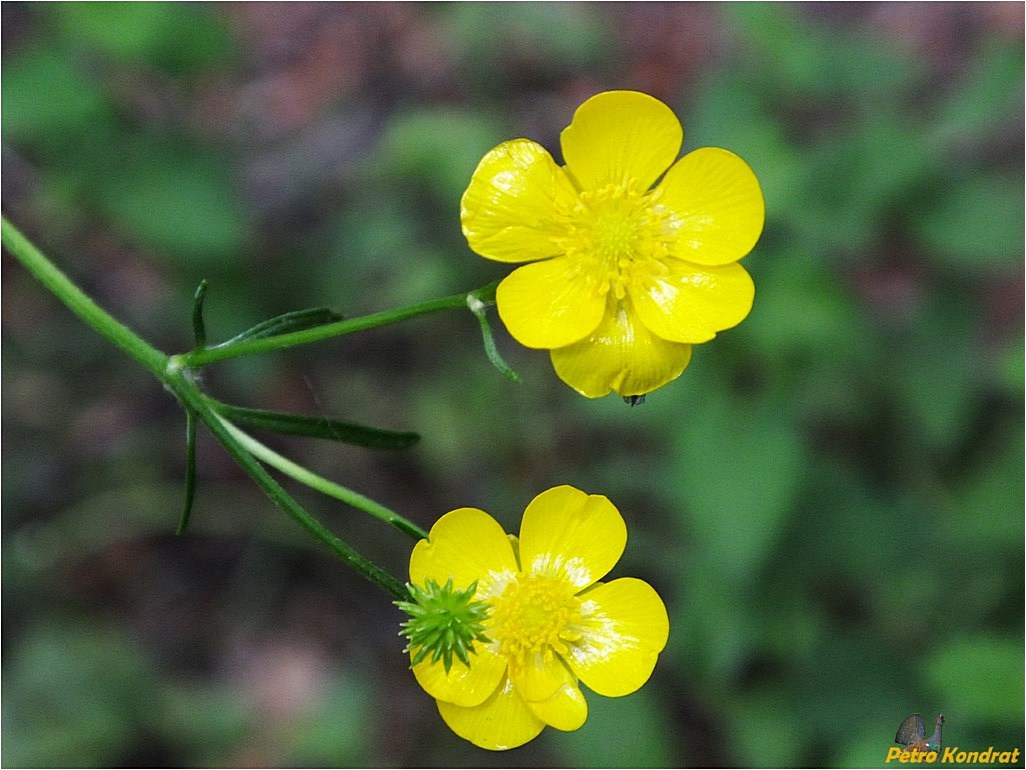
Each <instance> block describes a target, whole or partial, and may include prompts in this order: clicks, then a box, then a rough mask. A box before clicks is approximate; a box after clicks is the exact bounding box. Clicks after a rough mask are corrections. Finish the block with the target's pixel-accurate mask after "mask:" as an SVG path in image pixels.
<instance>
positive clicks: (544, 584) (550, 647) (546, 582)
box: [488, 575, 581, 662]
mask: <svg viewBox="0 0 1026 770" xmlns="http://www.w3.org/2000/svg"><path fill="white" fill-rule="evenodd" d="M575 590H576V589H575V588H574V586H573V585H572V584H570V583H568V582H566V581H565V580H559V579H557V578H551V577H548V576H545V575H519V576H518V577H517V578H516V579H515V580H513V581H511V582H510V583H509V585H507V586H506V590H505V591H503V592H502V595H501V596H499V597H497V598H496V599H494V600H493V604H492V614H491V624H490V626H489V628H488V633H489V635H490V636H491V638H492V639H494V640H495V641H497V642H498V643H499V652H500V654H501V655H503V656H505V657H506V658H510V659H516V660H518V661H520V662H524V660H525V659H526V657H527V656H528V655H532V654H537V653H541V654H543V655H546V656H551V655H552V654H553V653H557V654H560V655H565V654H566V653H567V652H568V650H569V648H568V644H569V643H572V642H575V641H577V640H578V639H580V638H581V632H580V630H579V629H580V623H581V610H580V607H581V600H580V599H578V598H577V597H576V596H574V592H575Z"/></svg>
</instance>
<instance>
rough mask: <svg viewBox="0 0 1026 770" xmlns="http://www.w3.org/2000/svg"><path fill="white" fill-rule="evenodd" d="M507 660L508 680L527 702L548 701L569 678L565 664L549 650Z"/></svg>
mask: <svg viewBox="0 0 1026 770" xmlns="http://www.w3.org/2000/svg"><path fill="white" fill-rule="evenodd" d="M547 652H548V654H545V653H542V652H536V653H528V654H527V655H525V656H524V658H523V661H522V662H521V661H518V659H517V658H515V657H511V658H510V659H509V679H510V681H511V682H513V686H514V687H516V688H517V692H518V693H520V696H521V697H522V698H523V699H524V700H525V701H527V702H529V703H530V702H531V701H541V700H548V699H549V698H551V697H552V696H553V695H555V694H556V693H557V692H558V691H559V688H560V687H562V686H563V684H564V683H565V682H566V681H567V679H568V678H570V672H569V671H568V670H567V667H566V664H565V663H563V661H562V660H561V659H560V658H559V656H558V655H555V654H554V653H553V652H552V651H551V650H548V651H547Z"/></svg>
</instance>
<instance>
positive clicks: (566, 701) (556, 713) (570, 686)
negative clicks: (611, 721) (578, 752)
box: [527, 666, 588, 730]
mask: <svg viewBox="0 0 1026 770" xmlns="http://www.w3.org/2000/svg"><path fill="white" fill-rule="evenodd" d="M563 671H565V672H566V681H565V682H563V685H562V686H561V687H560V688H559V689H558V690H557V691H556V694H555V695H553V696H552V697H551V698H547V699H546V700H543V701H527V707H528V708H529V709H531V711H532V712H534V715H535V716H536V717H538V719H540V720H541V721H543V722H544V723H545V724H547V725H549V726H550V727H555V728H556V729H557V730H576V729H577V728H579V727H580V726H581V725H583V724H584V722H585V720H586V719H587V718H588V703H587V701H585V700H584V694H583V693H582V692H581V688H580V687H578V686H577V679H576V677H574V676H573V674H571V673H570V672H569V670H568V669H567V668H566V666H563Z"/></svg>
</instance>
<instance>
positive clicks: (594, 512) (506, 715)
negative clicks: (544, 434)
mask: <svg viewBox="0 0 1026 770" xmlns="http://www.w3.org/2000/svg"><path fill="white" fill-rule="evenodd" d="M626 543H627V528H626V526H625V524H624V521H623V517H622V516H621V515H620V513H619V511H617V509H616V508H615V507H614V506H613V504H612V503H611V502H609V500H608V499H607V498H605V497H602V496H600V495H589V494H587V493H585V492H582V491H581V490H579V489H575V488H574V487H570V486H560V487H554V488H553V489H550V490H548V491H546V492H542V493H541V494H540V495H538V496H537V497H536V498H535V499H534V500H532V501H531V503H530V504H529V505H528V506H527V510H525V511H524V517H523V520H522V522H521V525H520V537H519V539H518V538H517V537H515V536H513V535H507V534H506V533H505V532H504V531H503V529H502V527H501V526H500V525H499V523H498V522H497V521H495V519H493V518H492V517H491V516H489V515H488V514H487V513H485V512H484V511H482V510H479V509H477V508H459V509H457V510H455V511H450V512H449V513H447V514H445V515H444V516H443V517H442V518H440V519H439V520H438V521H437V522H436V523H435V525H434V526H433V527H432V528H431V533H430V535H429V536H428V539H427V540H421V541H420V542H419V543H417V545H416V546H415V547H414V549H413V554H412V555H411V557H410V581H411V583H413V584H414V585H417V586H425V585H428V584H432V585H434V586H435V587H436V588H437V586H441V585H443V584H446V585H447V586H449V587H450V589H451V590H454V591H457V592H458V591H466V589H467V588H468V586H471V585H473V584H474V582H475V581H476V582H477V590H476V592H475V593H474V596H473V599H474V601H475V602H480V603H481V605H483V606H484V607H486V608H487V617H486V619H485V620H484V621H483V623H482V625H483V633H481V632H480V631H481V629H480V627H478V628H477V630H476V632H475V636H476V640H475V641H473V645H472V646H473V654H470V655H469V656H468V660H469V666H468V665H466V663H464V662H463V661H462V660H461V659H460V658H459V656H457V657H452V656H450V663H451V665H449V666H446V665H445V663H444V661H443V660H441V659H440V658H439V656H431V655H427V654H424V653H423V652H420V653H419V655H418V653H417V651H416V650H412V649H411V651H410V657H411V662H412V667H413V673H414V675H415V676H416V678H417V682H418V683H419V684H420V685H421V687H423V688H424V689H425V690H426V691H427V692H428V694H429V695H431V696H432V697H434V698H435V700H436V702H437V704H438V710H439V712H440V713H441V715H442V719H444V720H445V722H446V724H448V725H449V727H450V728H452V730H453V731H454V732H455V733H456V734H457V735H459V736H461V737H462V738H465V739H467V740H468V741H470V742H472V743H474V744H476V745H477V746H481V747H482V748H486V749H510V748H514V747H516V746H520V745H522V744H524V743H527V742H528V741H530V740H531V739H533V738H534V737H536V736H537V735H538V734H539V733H540V732H541V731H542V730H543V729H544V728H545V726H546V725H549V726H552V727H555V728H556V729H558V730H576V729H577V728H579V727H580V726H581V725H582V724H584V721H585V719H586V718H587V715H588V705H587V703H586V702H585V699H584V695H583V694H582V692H581V688H580V683H581V682H583V683H584V684H585V685H587V686H588V688H590V689H591V690H593V691H595V692H596V693H598V694H600V695H607V696H614V697H615V696H620V695H627V694H629V693H632V692H634V691H635V690H637V689H638V688H639V687H641V685H643V684H644V683H645V682H646V681H647V680H648V678H649V676H650V675H651V673H652V669H653V668H654V667H655V663H656V658H657V657H658V655H659V652H660V651H661V650H662V649H663V647H665V646H666V639H667V635H668V633H669V621H668V619H667V616H666V608H665V606H664V605H663V602H662V600H661V599H660V598H659V596H658V594H656V592H655V590H654V589H653V588H652V587H651V586H650V585H648V583H645V582H644V581H642V580H638V579H636V578H618V579H616V580H612V581H610V582H608V583H602V582H599V581H600V579H601V578H602V577H604V576H605V575H606V574H607V573H608V572H609V570H610V569H612V568H613V566H614V565H615V564H616V562H617V561H618V560H619V558H620V555H621V554H622V553H623V550H624V547H625V545H626ZM449 581H452V582H451V583H450V582H449ZM460 603H461V602H459V601H457V602H453V603H452V604H453V605H454V606H455V605H458V604H460ZM461 613H464V614H468V613H469V615H468V616H470V615H473V617H474V618H475V622H476V620H477V618H479V617H480V616H481V613H478V612H476V607H474V606H471V607H469V609H466V608H464V609H456V610H455V611H454V612H452V613H451V615H452V616H454V617H455V616H458V615H459V614H461ZM457 636H458V634H457Z"/></svg>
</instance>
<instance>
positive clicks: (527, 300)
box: [495, 257, 606, 348]
mask: <svg viewBox="0 0 1026 770" xmlns="http://www.w3.org/2000/svg"><path fill="white" fill-rule="evenodd" d="M495 301H496V304H497V305H498V309H499V317H500V318H501V319H502V322H503V323H504V324H505V325H506V328H507V329H508V330H509V333H510V334H511V335H513V338H514V339H515V340H516V341H517V342H519V343H520V344H521V345H524V346H526V347H529V348H558V347H563V346H564V345H569V344H570V343H571V342H576V341H577V340H579V339H581V338H582V337H584V336H586V335H587V334H589V333H590V332H592V331H594V330H595V327H596V326H598V324H599V321H601V320H602V314H603V312H604V310H605V306H606V299H605V296H604V295H602V294H601V293H600V292H599V291H598V290H597V288H596V281H595V276H593V275H589V274H587V273H582V272H581V271H580V269H579V267H578V263H577V261H576V260H571V259H569V258H567V257H557V258H556V259H548V260H545V261H544V262H533V263H531V264H530V265H524V266H523V267H518V268H517V269H516V270H514V271H513V272H512V273H510V274H509V275H508V276H506V278H505V279H504V280H503V281H502V283H500V284H499V287H498V289H496V291H495Z"/></svg>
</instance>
